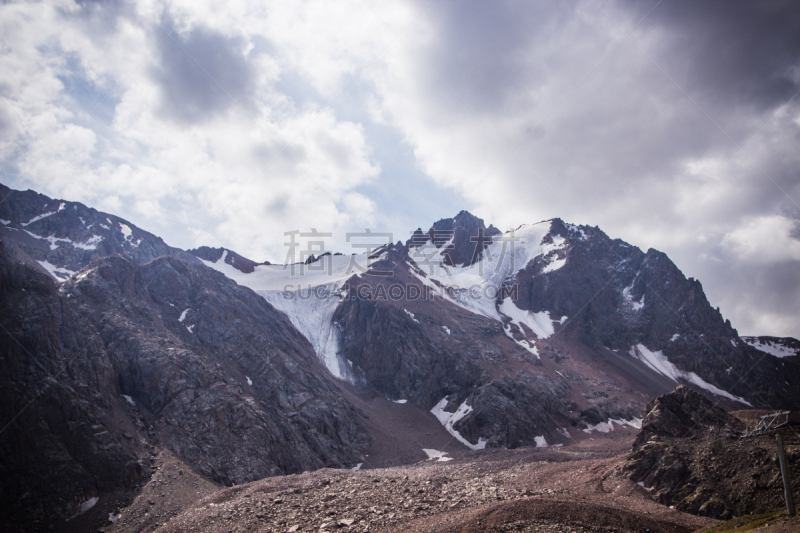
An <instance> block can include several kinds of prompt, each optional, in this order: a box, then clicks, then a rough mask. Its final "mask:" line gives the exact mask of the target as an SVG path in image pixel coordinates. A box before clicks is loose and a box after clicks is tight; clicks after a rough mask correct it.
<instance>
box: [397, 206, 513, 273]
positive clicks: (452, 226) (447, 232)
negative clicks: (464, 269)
mask: <svg viewBox="0 0 800 533" xmlns="http://www.w3.org/2000/svg"><path fill="white" fill-rule="evenodd" d="M500 233H501V232H500V230H498V229H497V228H495V227H494V226H492V225H490V226H489V227H488V228H487V227H486V226H485V225H484V223H483V219H480V218H478V217H476V216H475V215H473V214H471V213H469V212H467V211H461V212H460V213H458V214H457V215H456V216H455V217H454V218H443V219H441V220H439V221H438V222H435V223H434V224H433V226H432V227H431V229H429V230H428V232H427V233H422V230H419V229H418V230H417V231H415V232H414V234H413V235H412V236H411V239H409V240H408V242H407V243H406V245H407V246H420V245H422V244H425V243H426V242H431V243H433V244H434V245H435V246H436V247H437V248H441V247H442V246H444V245H446V244H447V251H446V253H445V254H444V255H445V264H446V265H449V266H453V265H459V266H469V265H472V264H474V263H475V262H476V261H478V260H479V259H480V257H481V253H482V252H483V250H484V249H485V248H486V247H487V246H489V244H491V243H492V237H495V236H497V235H500ZM448 243H449V244H448Z"/></svg>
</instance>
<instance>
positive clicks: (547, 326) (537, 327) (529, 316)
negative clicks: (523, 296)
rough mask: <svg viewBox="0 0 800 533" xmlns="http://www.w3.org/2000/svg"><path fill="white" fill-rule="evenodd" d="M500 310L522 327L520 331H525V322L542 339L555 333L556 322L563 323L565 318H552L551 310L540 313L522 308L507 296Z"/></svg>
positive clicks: (512, 321) (513, 322)
mask: <svg viewBox="0 0 800 533" xmlns="http://www.w3.org/2000/svg"><path fill="white" fill-rule="evenodd" d="M499 311H500V313H502V314H503V315H504V316H506V317H508V318H509V319H511V323H512V324H516V325H517V327H519V328H520V331H523V332H524V331H525V330H523V329H522V325H523V324H524V325H525V326H526V327H527V328H528V329H529V330H530V331H531V332H533V334H534V335H536V337H538V338H540V339H546V338H547V337H549V336H551V335H552V334H553V333H555V325H554V324H556V323H563V320H553V319H551V318H550V311H539V312H538V313H533V312H531V311H525V310H523V309H520V308H519V307H517V304H515V303H514V301H513V300H512V299H511V298H506V299H505V300H503V302H502V303H501V304H500V306H499Z"/></svg>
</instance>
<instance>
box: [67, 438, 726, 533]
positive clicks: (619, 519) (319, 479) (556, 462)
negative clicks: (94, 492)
mask: <svg viewBox="0 0 800 533" xmlns="http://www.w3.org/2000/svg"><path fill="white" fill-rule="evenodd" d="M629 441H630V438H626V439H615V440H613V441H612V440H600V439H598V440H594V441H592V440H587V441H584V442H582V443H580V444H578V445H576V446H573V447H565V448H555V447H551V448H525V449H518V450H483V451H477V452H467V453H464V454H462V455H461V456H460V457H457V458H453V459H452V460H449V461H437V460H427V461H421V462H419V463H416V464H414V465H409V466H399V467H391V468H378V469H372V470H358V471H346V470H331V469H325V470H319V471H316V472H312V473H305V474H301V475H291V476H282V477H275V478H267V479H263V480H259V481H256V482H253V483H248V484H246V485H241V486H238V487H230V488H220V487H214V486H213V485H211V484H209V483H207V482H204V481H202V480H201V479H199V478H197V477H196V476H194V474H192V473H191V472H189V471H188V469H186V467H185V465H182V464H181V463H180V461H178V460H177V459H176V458H175V457H174V456H172V455H171V454H169V453H168V452H162V453H161V454H159V456H158V457H157V458H156V461H155V464H154V468H155V472H156V473H155V475H154V476H153V479H152V480H151V481H150V483H148V485H147V486H145V487H144V489H143V490H142V491H141V493H140V494H139V495H138V496H136V498H135V499H134V501H133V503H132V504H131V505H130V506H129V507H127V508H125V509H122V511H121V513H119V519H118V520H117V522H116V523H113V524H112V523H110V522H105V524H104V525H100V522H97V521H95V522H91V520H90V519H89V517H86V521H87V526H88V525H89V523H91V524H92V528H87V529H86V530H87V531H97V530H98V529H100V530H103V531H105V532H106V533H139V532H142V533H149V532H152V531H158V532H160V533H162V532H163V533H172V532H175V533H177V532H186V531H195V532H225V533H234V532H243V533H244V532H254V533H255V532H272V531H274V532H301V531H302V532H309V531H315V532H321V531H335V530H338V531H349V532H350V531H351V532H377V531H386V532H398V533H399V532H401V531H402V532H403V533H415V532H428V531H430V532H433V531H436V532H453V533H455V532H465V533H466V532H477V531H498V532H506V531H523V532H524V531H541V532H552V533H584V532H600V531H604V532H607V531H618V532H642V533H644V532H652V533H656V532H663V533H688V532H690V531H694V530H696V529H699V528H702V527H705V526H710V525H714V524H718V523H719V522H718V521H716V520H713V519H709V518H702V517H697V516H693V515H688V514H685V513H681V512H678V511H675V510H673V509H669V508H667V507H664V506H662V505H658V504H656V503H655V502H653V501H651V500H650V499H649V498H648V496H647V493H646V491H645V490H644V489H642V488H641V487H639V486H638V485H636V484H635V483H633V482H631V481H629V480H627V478H625V477H624V476H622V475H621V474H620V465H621V463H622V462H623V460H624V452H626V451H627V449H628V447H629V445H630V442H629ZM610 443H613V445H610ZM609 448H611V449H610V450H609ZM181 472H182V473H181ZM88 514H89V513H87V515H88ZM114 516H115V517H116V516H117V515H116V514H115V515H114ZM82 518H83V517H82ZM100 518H105V517H102V516H100V517H97V519H98V520H99V519H100Z"/></svg>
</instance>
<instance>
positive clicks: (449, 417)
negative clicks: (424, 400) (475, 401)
mask: <svg viewBox="0 0 800 533" xmlns="http://www.w3.org/2000/svg"><path fill="white" fill-rule="evenodd" d="M445 407H447V397H446V396H445V397H444V398H442V399H441V401H440V402H439V403H437V404H436V405H434V406H433V409H431V413H433V416H435V417H436V418H437V419H438V420H439V422H441V424H442V425H443V426H444V429H446V430H447V432H448V433H450V434H451V435H452V436H453V437H455V438H456V440H458V442H460V443H461V444H463V445H464V446H466V447H467V448H469V449H470V450H483V449H484V448H486V443H487V442H488V441H487V440H486V439H484V438H479V439H478V443H477V444H472V443H471V442H469V441H468V440H467V439H465V438H464V437H463V436H461V433H459V432H458V431H456V430H455V429H454V428H453V425H455V423H456V422H458V421H459V420H461V419H462V418H464V417H465V416H467V415H468V414H470V413H471V412H472V407H470V406H469V405H467V402H466V400H465V401H464V402H463V403H462V404H461V405H459V406H458V409H456V412H455V413H449V412H447V411H445V410H444V408H445Z"/></svg>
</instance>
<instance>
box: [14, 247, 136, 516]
mask: <svg viewBox="0 0 800 533" xmlns="http://www.w3.org/2000/svg"><path fill="white" fill-rule="evenodd" d="M0 320H1V321H2V332H1V333H0V335H2V339H3V340H2V343H0V345H1V346H2V351H1V352H0V367H1V368H0V396H1V398H2V401H0V416H1V417H2V420H3V427H2V428H0V477H2V480H3V482H2V483H1V484H0V491H2V496H0V498H2V505H0V515H2V516H0V518H2V519H3V520H5V521H6V522H4V523H8V521H11V520H12V519H13V518H17V519H19V518H26V519H43V518H45V517H52V516H70V515H71V514H73V513H74V512H75V511H76V509H77V508H78V507H79V505H80V504H81V503H83V502H85V501H87V500H89V499H90V498H91V497H93V496H95V495H96V494H97V493H98V492H99V491H103V490H113V489H115V488H118V487H125V488H130V487H131V486H132V485H133V484H134V483H136V482H137V480H138V479H139V478H140V477H141V476H145V475H147V470H148V468H147V465H146V464H145V463H142V462H140V461H139V458H140V456H141V454H142V452H143V450H142V448H141V447H140V446H139V445H138V444H137V443H136V442H134V441H132V440H131V439H127V438H125V433H127V434H128V435H130V433H129V431H130V429H131V428H130V427H129V426H128V425H125V424H122V425H120V424H118V423H117V420H116V419H115V417H114V416H113V415H112V413H114V412H116V411H124V410H125V406H124V404H125V400H124V399H123V398H122V397H121V396H120V395H119V393H118V392H117V381H116V375H115V371H114V365H113V363H112V360H111V357H110V356H109V354H108V352H107V351H106V349H105V345H104V343H103V341H102V339H101V338H100V336H99V335H98V334H97V331H96V330H95V329H94V328H93V327H92V325H91V323H89V322H88V321H87V320H86V319H85V318H84V317H83V316H81V313H79V312H76V310H75V309H74V308H73V307H72V306H71V305H70V304H69V302H68V301H67V300H65V298H64V296H63V295H61V294H59V291H58V289H57V287H56V286H55V284H54V282H53V281H52V279H51V278H50V277H49V276H48V275H47V274H44V273H42V272H40V271H38V270H37V269H35V268H33V267H31V266H29V265H26V264H23V263H21V262H19V261H17V260H15V259H14V258H13V257H12V256H11V255H10V254H9V253H8V250H7V248H6V247H5V245H4V244H3V243H0ZM111 428H114V430H113V431H112V430H110V429H111Z"/></svg>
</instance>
